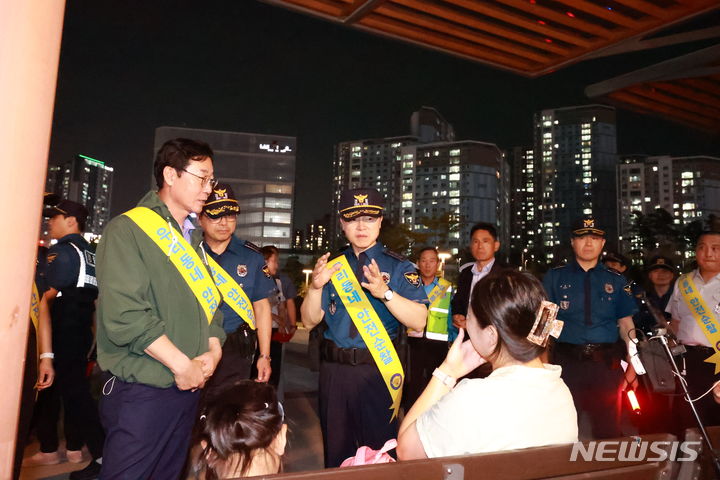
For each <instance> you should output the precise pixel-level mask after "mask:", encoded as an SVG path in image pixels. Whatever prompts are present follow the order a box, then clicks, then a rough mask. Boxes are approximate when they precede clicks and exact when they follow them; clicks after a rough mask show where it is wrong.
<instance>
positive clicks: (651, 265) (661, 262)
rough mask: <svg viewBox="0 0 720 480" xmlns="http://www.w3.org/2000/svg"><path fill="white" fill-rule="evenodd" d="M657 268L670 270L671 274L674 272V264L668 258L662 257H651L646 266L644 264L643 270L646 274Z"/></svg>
mask: <svg viewBox="0 0 720 480" xmlns="http://www.w3.org/2000/svg"><path fill="white" fill-rule="evenodd" d="M658 268H665V269H667V270H670V271H671V272H673V273H675V272H676V270H675V264H674V263H673V261H672V260H671V259H670V258H668V257H665V256H663V255H655V256H654V257H652V258H651V259H650V261H649V262H648V263H647V264H645V270H646V271H647V272H651V271H653V270H655V269H658Z"/></svg>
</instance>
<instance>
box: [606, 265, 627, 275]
mask: <svg viewBox="0 0 720 480" xmlns="http://www.w3.org/2000/svg"><path fill="white" fill-rule="evenodd" d="M605 268H607V271H608V272H610V273H614V274H615V275H617V276H619V277H624V275H623V274H622V273H620V272H618V271H617V270H615V269H614V268H609V267H605Z"/></svg>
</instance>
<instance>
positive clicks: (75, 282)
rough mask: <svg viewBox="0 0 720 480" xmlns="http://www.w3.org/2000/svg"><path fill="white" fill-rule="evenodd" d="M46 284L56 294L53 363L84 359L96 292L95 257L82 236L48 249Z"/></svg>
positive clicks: (52, 310) (52, 312)
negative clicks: (54, 359) (61, 360)
mask: <svg viewBox="0 0 720 480" xmlns="http://www.w3.org/2000/svg"><path fill="white" fill-rule="evenodd" d="M45 283H46V287H48V288H54V289H55V290H58V292H59V293H58V296H57V298H56V299H55V301H54V302H52V306H51V307H50V318H51V324H52V345H53V351H54V352H55V355H56V361H57V360H58V359H60V358H62V359H70V358H75V359H84V358H87V353H88V351H89V350H90V347H91V345H92V340H93V333H92V318H93V312H94V311H95V299H96V298H97V296H98V288H97V280H96V278H95V253H94V252H93V249H92V247H91V246H90V244H89V243H88V242H87V241H86V240H85V239H84V238H83V237H82V236H81V235H79V234H70V235H66V236H64V237H62V238H61V239H59V240H58V242H57V243H56V244H55V245H53V246H52V247H51V248H50V250H49V251H48V255H47V269H46V272H45Z"/></svg>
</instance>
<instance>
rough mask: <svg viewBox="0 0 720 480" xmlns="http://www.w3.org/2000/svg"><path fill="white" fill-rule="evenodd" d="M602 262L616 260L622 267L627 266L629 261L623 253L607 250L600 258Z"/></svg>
mask: <svg viewBox="0 0 720 480" xmlns="http://www.w3.org/2000/svg"><path fill="white" fill-rule="evenodd" d="M602 261H603V263H605V262H616V263H619V264H620V265H622V266H623V267H629V266H630V262H629V261H628V259H627V257H626V256H625V255H620V254H619V253H615V252H607V253H606V254H605V256H604V257H603V259H602Z"/></svg>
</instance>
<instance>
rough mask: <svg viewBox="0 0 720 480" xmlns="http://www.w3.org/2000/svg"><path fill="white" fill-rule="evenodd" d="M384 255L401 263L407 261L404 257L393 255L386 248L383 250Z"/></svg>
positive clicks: (397, 254)
mask: <svg viewBox="0 0 720 480" xmlns="http://www.w3.org/2000/svg"><path fill="white" fill-rule="evenodd" d="M384 253H385V255H387V256H388V257H392V258H394V259H396V260H400V261H401V262H404V261H405V260H407V257H404V256H402V255H400V254H399V253H395V252H393V251H392V250H389V249H387V248H386V249H385V251H384Z"/></svg>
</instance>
